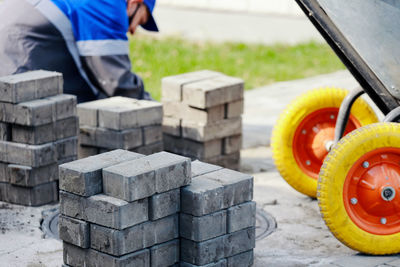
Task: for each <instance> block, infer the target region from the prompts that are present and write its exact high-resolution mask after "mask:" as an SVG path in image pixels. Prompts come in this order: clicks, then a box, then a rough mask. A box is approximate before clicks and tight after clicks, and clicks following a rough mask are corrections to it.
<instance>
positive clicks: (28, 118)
mask: <svg viewBox="0 0 400 267" xmlns="http://www.w3.org/2000/svg"><path fill="white" fill-rule="evenodd" d="M1 105H2V106H1V109H2V110H3V111H4V112H3V114H2V115H3V118H2V121H4V122H8V123H14V124H20V125H25V126H38V125H43V124H47V123H51V122H53V121H56V115H57V114H56V102H55V101H51V100H49V99H46V98H44V99H36V100H31V101H28V102H22V103H19V104H16V105H14V104H9V103H2V104H1Z"/></svg>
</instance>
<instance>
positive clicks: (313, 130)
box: [271, 88, 377, 197]
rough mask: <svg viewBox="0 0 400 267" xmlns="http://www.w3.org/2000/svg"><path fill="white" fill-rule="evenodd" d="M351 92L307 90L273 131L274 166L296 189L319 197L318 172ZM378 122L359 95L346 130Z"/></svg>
mask: <svg viewBox="0 0 400 267" xmlns="http://www.w3.org/2000/svg"><path fill="white" fill-rule="evenodd" d="M347 93H348V91H346V90H343V89H338V88H321V89H316V90H312V91H310V92H307V93H306V94H304V95H302V96H300V97H299V98H297V99H296V100H295V101H294V102H293V103H291V104H290V105H289V106H288V107H287V108H286V110H284V112H283V113H282V114H281V116H280V118H279V120H278V122H277V124H276V125H275V127H274V130H273V133H272V140H271V146H272V152H273V158H274V161H275V165H276V167H277V169H278V171H279V172H280V174H281V176H282V177H283V178H284V179H285V180H286V182H287V183H288V184H289V185H291V186H292V187H293V188H294V189H296V190H297V191H299V192H301V193H303V194H305V195H308V196H310V197H316V193H317V179H318V173H319V171H320V168H321V166H322V163H323V160H324V159H325V157H326V155H327V154H328V151H327V150H326V146H327V145H329V142H330V141H332V140H333V139H334V133H335V124H336V117H337V114H338V112H339V108H340V105H341V103H342V101H343V99H344V98H345V96H346V95H347ZM374 122H377V118H376V115H375V113H374V112H373V110H372V108H371V107H370V106H369V105H368V104H367V103H366V101H364V100H363V99H362V98H359V99H358V100H357V101H356V102H355V103H354V105H353V107H352V109H351V114H350V118H349V122H348V124H347V128H346V131H345V134H346V133H349V132H350V131H353V130H355V129H356V128H359V127H361V126H364V125H367V124H371V123H374Z"/></svg>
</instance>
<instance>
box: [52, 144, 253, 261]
mask: <svg viewBox="0 0 400 267" xmlns="http://www.w3.org/2000/svg"><path fill="white" fill-rule="evenodd" d="M192 176H193V177H194V179H193V181H192ZM60 189H61V191H60V213H61V215H60V219H59V233H60V238H61V239H62V240H63V241H64V263H65V265H66V266H110V267H112V266H138V267H139V266H140V267H141V266H143V267H147V266H149V267H150V266H208V267H211V266H215V267H217V266H251V265H252V263H253V251H252V250H253V248H254V247H255V236H254V235H255V234H254V229H255V210H254V208H255V206H254V203H253V202H251V199H252V195H253V178H252V177H251V176H249V175H245V174H241V173H239V172H235V171H231V170H227V169H222V168H221V167H217V166H214V165H210V164H206V163H201V162H195V163H193V164H191V162H190V159H189V158H185V157H182V156H178V155H174V154H171V153H167V152H160V153H156V154H153V155H150V156H144V155H141V154H137V153H134V152H129V151H124V150H114V151H111V152H107V153H103V154H100V155H97V156H92V157H88V158H85V159H80V160H77V161H74V162H70V163H66V164H63V165H61V166H60ZM242 203H243V204H242ZM248 206H251V207H248ZM180 212H182V213H180Z"/></svg>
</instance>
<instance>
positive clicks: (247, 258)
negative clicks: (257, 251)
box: [227, 250, 254, 267]
mask: <svg viewBox="0 0 400 267" xmlns="http://www.w3.org/2000/svg"><path fill="white" fill-rule="evenodd" d="M253 263H254V251H253V250H249V251H246V252H243V253H240V254H237V255H235V256H232V257H229V258H227V267H251V266H253Z"/></svg>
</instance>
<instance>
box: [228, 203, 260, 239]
mask: <svg viewBox="0 0 400 267" xmlns="http://www.w3.org/2000/svg"><path fill="white" fill-rule="evenodd" d="M254 226H256V203H255V202H253V201H251V202H246V203H243V204H240V205H237V206H233V207H231V208H229V209H228V214H227V230H228V233H233V232H236V231H239V230H242V229H245V228H249V227H254Z"/></svg>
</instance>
